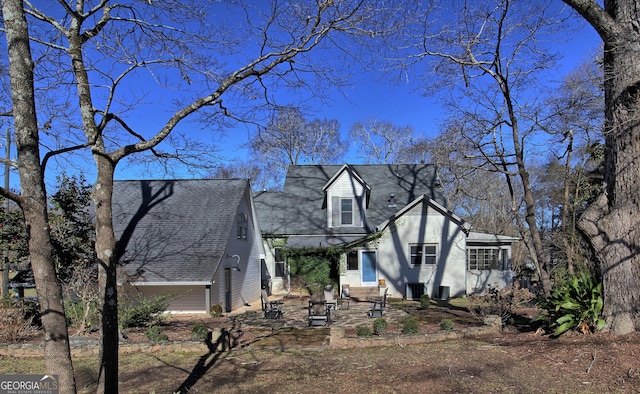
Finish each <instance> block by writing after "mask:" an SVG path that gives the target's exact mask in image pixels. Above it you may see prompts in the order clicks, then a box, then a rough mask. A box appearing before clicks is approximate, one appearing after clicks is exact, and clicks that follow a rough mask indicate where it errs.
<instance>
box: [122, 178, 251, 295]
mask: <svg viewBox="0 0 640 394" xmlns="http://www.w3.org/2000/svg"><path fill="white" fill-rule="evenodd" d="M248 190H249V181H248V180H246V179H198V180H136V181H116V182H115V183H114V193H113V225H114V231H115V235H116V239H118V240H119V241H118V242H119V243H118V245H119V246H122V247H124V250H125V252H124V255H123V256H122V257H121V258H120V261H121V262H124V263H126V265H125V266H124V271H125V272H126V273H127V274H129V275H132V276H133V279H134V281H145V282H148V283H162V282H171V283H183V284H186V283H194V284H195V283H210V282H211V280H212V277H213V275H214V273H215V271H216V269H217V267H218V264H219V262H220V259H221V258H222V257H223V255H224V253H225V248H226V245H227V242H228V240H229V238H230V235H231V232H232V231H235V228H234V227H233V223H234V220H235V218H236V214H237V211H238V207H239V205H240V203H241V201H242V199H243V197H244V195H245V193H247V192H248Z"/></svg>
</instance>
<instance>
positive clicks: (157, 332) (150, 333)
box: [147, 326, 169, 342]
mask: <svg viewBox="0 0 640 394" xmlns="http://www.w3.org/2000/svg"><path fill="white" fill-rule="evenodd" d="M147 339H149V340H150V341H152V342H162V341H167V340H169V337H168V336H167V334H165V333H163V332H162V327H160V326H150V327H149V328H147Z"/></svg>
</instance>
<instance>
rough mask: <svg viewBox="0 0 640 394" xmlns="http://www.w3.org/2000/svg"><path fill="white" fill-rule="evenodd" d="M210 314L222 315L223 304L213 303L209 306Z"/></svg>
mask: <svg viewBox="0 0 640 394" xmlns="http://www.w3.org/2000/svg"><path fill="white" fill-rule="evenodd" d="M209 314H210V315H211V317H220V316H222V306H221V305H220V304H213V305H211V308H209Z"/></svg>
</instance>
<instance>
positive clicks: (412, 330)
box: [402, 316, 418, 334]
mask: <svg viewBox="0 0 640 394" xmlns="http://www.w3.org/2000/svg"><path fill="white" fill-rule="evenodd" d="M402 332H403V333H404V334H417V333H418V319H417V318H416V317H415V316H410V317H407V318H406V319H404V320H403V321H402Z"/></svg>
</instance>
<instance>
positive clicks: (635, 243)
mask: <svg viewBox="0 0 640 394" xmlns="http://www.w3.org/2000/svg"><path fill="white" fill-rule="evenodd" d="M568 3H570V4H571V5H572V6H573V7H574V8H576V9H577V10H578V11H579V12H580V14H581V15H583V16H584V17H585V19H587V20H588V21H589V22H590V23H591V24H592V25H593V27H594V28H596V30H598V32H599V33H600V35H601V37H602V38H603V40H604V42H605V48H604V49H605V51H604V72H605V75H604V77H605V78H604V80H605V84H604V89H605V108H606V110H605V194H603V195H602V196H600V197H599V198H598V200H597V201H596V202H595V203H594V204H592V205H591V206H590V207H589V209H588V210H587V211H586V212H585V214H584V215H583V217H582V218H581V220H580V222H579V227H580V229H581V230H583V231H584V232H585V233H586V234H587V235H588V237H589V241H590V243H591V246H592V247H593V249H594V252H595V253H596V256H597V257H598V260H599V262H600V267H601V270H602V284H603V292H604V299H605V305H604V314H605V318H606V320H607V323H608V325H609V329H610V330H611V331H612V332H613V333H616V334H626V333H629V332H632V331H635V330H638V329H640V246H639V245H640V226H639V225H638V223H640V179H639V178H640V123H639V119H638V117H639V116H640V62H638V57H639V56H640V33H638V29H637V21H638V20H640V9H638V6H637V2H636V1H633V0H624V1H615V0H606V1H605V11H606V15H604V14H598V13H597V12H595V11H598V9H596V8H592V7H588V6H586V5H584V4H581V3H580V2H568ZM572 3H577V4H572ZM594 4H595V3H594ZM581 5H583V6H584V7H582V8H581V7H580V6H581ZM594 12H595V13H594ZM611 18H612V19H611Z"/></svg>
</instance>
